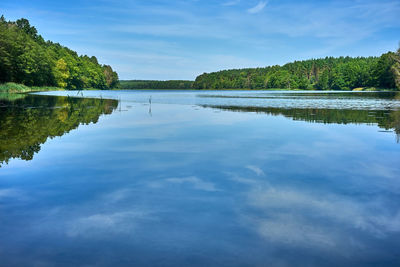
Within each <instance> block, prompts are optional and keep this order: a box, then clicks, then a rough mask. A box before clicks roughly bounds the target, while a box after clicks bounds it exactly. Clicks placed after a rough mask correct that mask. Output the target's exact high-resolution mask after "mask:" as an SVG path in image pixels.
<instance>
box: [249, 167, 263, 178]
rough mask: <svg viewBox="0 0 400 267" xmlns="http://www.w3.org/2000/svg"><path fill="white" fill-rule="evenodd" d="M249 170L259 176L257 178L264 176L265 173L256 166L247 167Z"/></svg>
mask: <svg viewBox="0 0 400 267" xmlns="http://www.w3.org/2000/svg"><path fill="white" fill-rule="evenodd" d="M246 168H247V169H249V170H251V171H253V172H254V173H255V174H257V176H264V175H265V173H264V171H263V170H261V169H260V168H259V167H257V166H254V165H247V166H246Z"/></svg>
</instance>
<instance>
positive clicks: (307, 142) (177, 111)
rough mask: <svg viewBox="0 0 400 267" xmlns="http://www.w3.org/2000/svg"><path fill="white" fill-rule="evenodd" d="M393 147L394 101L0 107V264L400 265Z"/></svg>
mask: <svg viewBox="0 0 400 267" xmlns="http://www.w3.org/2000/svg"><path fill="white" fill-rule="evenodd" d="M50 95H52V96H50ZM55 95H57V96H55ZM67 95H69V96H67ZM76 96H79V97H81V98H77V97H76ZM399 136H400V95H396V94H394V93H369V92H364V93H333V92H323V93H310V92H308V93H304V92H278V91H277V92H265V91H256V92H251V91H222V92H221V91H201V92H200V91H188V92H182V91H84V92H82V93H81V92H51V93H42V94H41V95H27V96H16V95H0V166H1V167H0V266H54V265H57V266H83V265H84V266H94V265H96V266H124V265H136V266H400V144H399Z"/></svg>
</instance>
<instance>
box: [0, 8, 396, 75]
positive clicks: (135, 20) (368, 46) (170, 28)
mask: <svg viewBox="0 0 400 267" xmlns="http://www.w3.org/2000/svg"><path fill="white" fill-rule="evenodd" d="M0 13H2V14H4V15H5V17H6V18H7V19H9V20H15V19H18V18H21V17H25V18H27V19H29V20H30V21H31V23H32V25H34V26H36V28H37V29H38V31H39V33H40V34H41V35H42V36H43V37H44V38H45V39H49V40H52V41H55V42H59V43H61V44H62V45H65V46H67V47H69V48H71V49H73V50H75V51H77V52H78V53H79V54H87V55H89V56H92V55H94V56H96V57H97V58H98V59H99V62H100V63H103V64H110V65H111V66H112V67H113V68H114V69H115V70H116V71H117V72H118V73H119V76H120V78H121V79H160V80H165V79H194V78H195V77H196V76H197V75H199V74H201V73H203V72H211V71H218V70H221V69H232V68H243V67H263V66H268V65H275V64H285V63H287V62H290V61H294V60H301V59H309V58H319V57H325V56H342V55H343V56H347V55H349V56H370V55H374V56H375V55H380V54H382V53H385V52H387V51H390V50H391V51H394V50H395V49H397V47H398V44H399V41H400V19H399V16H400V15H399V14H400V1H399V0H382V1H373V0H363V1H357V0H356V1H340V0H339V1H314V0H308V1H295V0H269V1H266V0H248V1H244V0H221V1H217V0H187V1H184V0H168V1H167V0H148V1H135V0H130V1H128V0H100V1H94V0H80V1H77V0H70V1H53V0H38V1H35V0H19V1H16V0H1V1H0Z"/></svg>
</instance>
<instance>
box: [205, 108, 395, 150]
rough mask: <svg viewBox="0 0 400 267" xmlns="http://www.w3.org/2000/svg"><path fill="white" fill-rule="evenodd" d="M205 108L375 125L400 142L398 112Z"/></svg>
mask: <svg viewBox="0 0 400 267" xmlns="http://www.w3.org/2000/svg"><path fill="white" fill-rule="evenodd" d="M202 107H205V108H214V109H220V110H227V111H234V112H255V113H264V114H268V115H274V116H278V115H283V116H285V117H287V118H292V119H293V120H299V121H307V122H313V123H337V124H350V123H351V124H377V125H378V126H379V127H380V128H382V129H385V130H387V131H389V130H393V131H394V132H395V134H396V136H397V142H399V140H400V110H352V109H315V108H292V109H287V108H272V107H252V106H247V107H246V106H223V105H221V106H216V105H202Z"/></svg>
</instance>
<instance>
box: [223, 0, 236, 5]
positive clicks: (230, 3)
mask: <svg viewBox="0 0 400 267" xmlns="http://www.w3.org/2000/svg"><path fill="white" fill-rule="evenodd" d="M239 3H240V0H233V1H228V2H225V3H223V4H222V5H223V6H235V5H237V4H239Z"/></svg>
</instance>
